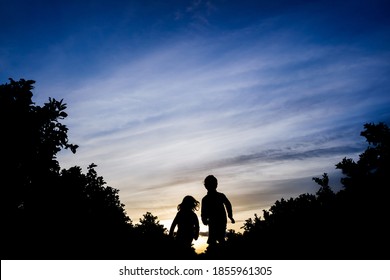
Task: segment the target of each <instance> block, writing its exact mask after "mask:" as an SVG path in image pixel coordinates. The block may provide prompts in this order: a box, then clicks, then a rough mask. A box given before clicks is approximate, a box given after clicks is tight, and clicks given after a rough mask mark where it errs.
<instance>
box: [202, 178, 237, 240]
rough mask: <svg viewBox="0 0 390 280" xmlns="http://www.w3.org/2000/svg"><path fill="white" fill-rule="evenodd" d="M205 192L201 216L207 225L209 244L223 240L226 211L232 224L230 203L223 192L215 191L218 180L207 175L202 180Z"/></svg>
mask: <svg viewBox="0 0 390 280" xmlns="http://www.w3.org/2000/svg"><path fill="white" fill-rule="evenodd" d="M204 186H205V188H206V189H207V194H206V195H205V196H204V197H203V199H202V209H201V217H202V222H203V224H204V225H206V226H207V225H208V226H209V238H208V240H207V243H208V244H209V245H211V246H213V245H215V244H217V243H223V242H225V234H226V224H227V218H226V212H227V216H228V217H229V219H230V221H231V222H232V223H233V224H234V223H235V221H234V219H233V210H232V204H231V203H230V201H229V199H228V198H227V197H226V195H225V194H223V193H220V192H217V186H218V180H217V178H215V177H214V176H213V175H209V176H207V177H206V178H205V180H204Z"/></svg>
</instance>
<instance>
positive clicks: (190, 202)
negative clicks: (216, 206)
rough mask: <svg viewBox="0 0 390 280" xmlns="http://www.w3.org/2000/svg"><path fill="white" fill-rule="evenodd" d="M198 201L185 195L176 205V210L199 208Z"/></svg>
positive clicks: (194, 209)
mask: <svg viewBox="0 0 390 280" xmlns="http://www.w3.org/2000/svg"><path fill="white" fill-rule="evenodd" d="M199 205H200V204H199V201H197V200H196V199H195V198H194V197H193V196H191V195H186V196H185V197H184V198H183V201H182V202H181V203H180V204H179V205H178V206H177V210H179V211H180V210H192V211H197V210H199Z"/></svg>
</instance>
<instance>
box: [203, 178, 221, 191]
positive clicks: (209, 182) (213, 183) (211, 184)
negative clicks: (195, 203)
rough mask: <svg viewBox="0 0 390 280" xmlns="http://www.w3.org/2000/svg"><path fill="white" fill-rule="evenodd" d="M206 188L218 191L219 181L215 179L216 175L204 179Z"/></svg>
mask: <svg viewBox="0 0 390 280" xmlns="http://www.w3.org/2000/svg"><path fill="white" fill-rule="evenodd" d="M204 186H205V188H206V189H207V190H208V191H209V190H216V189H217V186H218V180H217V178H215V177H214V175H208V176H207V177H206V178H205V179H204Z"/></svg>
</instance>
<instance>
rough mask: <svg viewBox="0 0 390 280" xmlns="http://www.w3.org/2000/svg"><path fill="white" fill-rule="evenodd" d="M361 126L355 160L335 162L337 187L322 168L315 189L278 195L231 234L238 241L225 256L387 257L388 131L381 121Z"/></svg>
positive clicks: (259, 257)
mask: <svg viewBox="0 0 390 280" xmlns="http://www.w3.org/2000/svg"><path fill="white" fill-rule="evenodd" d="M364 129H365V130H364V131H362V132H361V136H364V137H366V139H367V142H368V144H369V146H368V147H367V149H366V150H365V151H364V152H363V153H362V154H360V155H359V160H358V161H357V162H355V161H353V160H352V159H347V158H344V159H343V160H342V161H341V162H340V163H338V164H336V168H337V169H341V171H342V173H343V174H344V175H345V176H346V177H343V178H342V179H341V183H342V185H343V188H342V189H341V190H340V191H338V192H337V193H334V192H333V190H332V189H331V187H330V186H329V178H328V175H327V173H324V174H323V176H322V178H317V177H314V178H313V181H314V182H316V183H317V184H318V185H319V186H320V188H319V189H318V191H317V192H316V193H315V195H313V194H301V195H299V196H298V197H296V198H290V199H287V200H286V199H284V198H282V199H280V200H277V201H276V202H275V204H274V205H272V206H271V207H270V209H269V210H264V211H263V218H262V217H259V216H258V215H257V214H255V216H254V218H253V219H252V218H249V219H247V220H246V221H245V223H244V226H243V227H242V228H243V229H244V233H243V235H242V238H241V239H240V238H239V236H236V238H235V243H237V240H239V243H240V246H232V247H231V248H232V250H231V251H230V252H231V253H230V256H225V257H226V258H234V257H236V258H237V256H241V255H243V254H245V252H251V254H247V255H246V256H248V255H250V256H251V257H252V258H255V259H383V258H384V259H388V258H389V249H390V241H389V239H388V236H390V235H389V234H390V232H389V229H388V217H389V214H390V210H389V208H388V206H387V205H388V199H389V186H390V182H389V177H388V175H387V174H389V171H390V170H389V167H390V162H389V143H390V141H389V139H390V132H389V128H388V126H387V125H386V124H384V123H378V124H365V125H364ZM233 234H234V233H233ZM230 239H232V238H230ZM228 243H231V242H229V239H228Z"/></svg>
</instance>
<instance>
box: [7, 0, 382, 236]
mask: <svg viewBox="0 0 390 280" xmlns="http://www.w3.org/2000/svg"><path fill="white" fill-rule="evenodd" d="M0 30H1V39H0V81H1V83H6V82H7V81H8V78H13V79H15V80H17V79H20V78H24V79H32V80H35V81H36V87H35V90H34V100H35V102H36V104H38V105H41V104H43V102H46V101H47V100H48V97H54V98H56V99H64V101H65V103H67V104H68V109H67V112H68V113H69V117H68V118H67V119H66V120H65V123H66V124H67V125H68V127H69V138H70V141H71V142H72V143H74V144H78V145H79V146H80V148H79V149H78V152H77V153H76V154H75V155H73V154H72V153H70V152H67V151H65V152H61V154H60V155H59V160H60V163H61V166H62V167H64V168H67V167H70V166H74V165H79V166H81V167H82V168H83V169H84V170H86V167H87V166H88V165H89V164H90V163H95V164H97V165H98V167H97V171H98V173H99V175H101V176H103V177H104V179H105V180H106V182H107V183H108V185H110V186H112V187H115V188H118V189H119V190H120V198H121V201H122V202H123V203H124V204H125V205H126V210H127V213H128V215H129V217H130V218H131V219H132V220H133V221H134V222H135V223H136V222H138V220H139V218H141V217H142V215H143V214H144V213H146V212H147V211H150V212H152V214H154V215H156V216H158V217H159V219H160V220H161V221H162V222H163V223H164V224H165V225H166V226H167V227H168V226H169V224H170V220H171V219H173V217H174V215H175V213H176V206H177V204H179V203H180V201H181V199H182V198H183V197H184V196H185V195H187V194H191V195H193V196H195V197H196V198H197V199H198V200H201V198H202V196H203V195H205V189H204V187H203V185H202V181H203V179H204V178H205V177H206V176H207V175H209V174H214V175H215V176H216V177H217V178H218V179H219V183H220V184H219V190H220V191H221V192H224V193H225V194H226V195H227V196H228V197H229V198H230V200H231V202H232V204H233V209H234V212H235V218H236V220H237V223H236V224H235V225H234V226H233V225H229V228H234V229H236V230H240V227H241V226H242V225H243V222H244V221H245V220H246V219H248V218H250V217H253V214H254V213H258V214H260V215H261V214H262V210H263V209H268V208H269V207H270V206H271V205H272V204H273V203H274V202H275V201H276V200H277V199H280V198H282V197H284V198H289V197H292V196H297V195H299V194H301V193H306V192H312V193H314V192H315V191H316V190H317V185H316V184H315V183H314V182H313V181H312V180H311V178H312V177H321V175H322V174H323V173H324V172H327V173H329V174H330V176H331V184H332V185H333V186H335V187H336V186H338V185H339V182H338V177H339V174H338V171H337V170H336V169H335V164H336V163H338V162H340V161H341V160H342V158H344V157H351V158H354V159H357V157H358V155H359V154H360V153H361V152H362V151H363V150H364V149H365V147H366V143H365V142H364V140H365V139H364V138H362V137H361V136H360V132H361V131H362V129H363V125H364V123H367V122H375V123H376V122H379V121H383V122H386V123H389V121H390V114H389V112H390V110H389V109H390V94H389V89H390V81H389V78H388V77H390V48H389V47H390V7H389V3H388V2H387V1H376V0H367V1H329V0H328V1H261V0H258V1H202V0H196V1H112V0H110V1H103V0H101V1H27V0H25V1H18V0H13V1H1V2H0ZM198 214H200V213H198ZM203 230H206V229H205V228H203Z"/></svg>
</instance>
